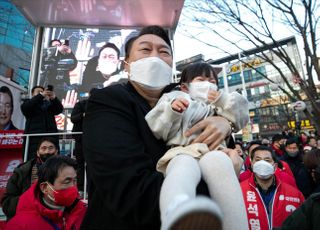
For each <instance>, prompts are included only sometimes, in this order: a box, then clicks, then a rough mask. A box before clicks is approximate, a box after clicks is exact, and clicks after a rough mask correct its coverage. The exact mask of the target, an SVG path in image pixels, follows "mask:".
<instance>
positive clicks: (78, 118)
mask: <svg viewBox="0 0 320 230" xmlns="http://www.w3.org/2000/svg"><path fill="white" fill-rule="evenodd" d="M87 101H88V99H85V100H82V101H79V102H77V103H76V104H75V105H74V107H73V110H72V112H71V122H72V123H73V128H72V132H82V123H83V118H84V116H85V111H86V107H87ZM74 139H75V141H76V144H75V148H74V155H75V156H76V159H77V163H78V168H77V186H78V189H79V191H83V190H84V188H83V185H84V163H85V162H84V157H83V150H82V134H75V135H74Z"/></svg>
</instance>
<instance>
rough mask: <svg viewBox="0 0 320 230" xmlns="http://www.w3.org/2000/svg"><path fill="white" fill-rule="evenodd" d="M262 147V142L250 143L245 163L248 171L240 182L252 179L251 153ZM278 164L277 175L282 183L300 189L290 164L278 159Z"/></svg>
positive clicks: (243, 173) (243, 174)
mask: <svg viewBox="0 0 320 230" xmlns="http://www.w3.org/2000/svg"><path fill="white" fill-rule="evenodd" d="M261 145H262V143H261V141H252V142H250V144H249V147H248V157H247V158H246V162H245V163H244V164H245V168H246V170H245V171H243V172H241V173H240V175H239V181H240V182H242V181H245V180H247V179H248V178H250V177H251V175H252V166H251V159H250V157H251V153H252V151H253V149H255V148H256V147H258V146H261ZM276 162H277V166H278V167H277V168H276V171H275V175H277V176H278V179H279V180H281V181H282V182H285V183H287V184H290V185H292V186H293V187H295V188H298V187H297V184H296V180H295V178H294V176H293V173H292V171H291V169H290V167H289V165H288V163H287V162H285V161H281V160H278V159H277V160H276Z"/></svg>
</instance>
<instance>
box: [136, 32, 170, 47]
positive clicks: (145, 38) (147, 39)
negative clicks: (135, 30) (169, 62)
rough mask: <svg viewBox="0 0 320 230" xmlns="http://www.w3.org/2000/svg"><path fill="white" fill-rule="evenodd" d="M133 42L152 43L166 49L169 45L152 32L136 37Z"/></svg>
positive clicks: (138, 43) (140, 43)
mask: <svg viewBox="0 0 320 230" xmlns="http://www.w3.org/2000/svg"><path fill="white" fill-rule="evenodd" d="M134 44H136V45H142V44H152V45H157V46H163V47H166V48H168V49H170V46H169V45H168V44H167V43H166V42H165V41H164V40H163V39H162V38H160V37H159V36H157V35H154V34H144V35H142V36H140V37H138V38H137V39H136V40H135V41H134Z"/></svg>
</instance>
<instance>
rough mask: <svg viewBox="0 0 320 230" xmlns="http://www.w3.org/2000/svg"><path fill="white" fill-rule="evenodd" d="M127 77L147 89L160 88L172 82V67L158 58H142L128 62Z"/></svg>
mask: <svg viewBox="0 0 320 230" xmlns="http://www.w3.org/2000/svg"><path fill="white" fill-rule="evenodd" d="M129 79H130V80H131V81H135V82H137V83H139V84H141V85H142V86H144V87H146V88H149V89H161V88H164V87H165V86H167V85H169V84H170V83H171V82H172V68H171V67H170V66H169V65H168V64H167V63H165V62H164V61H163V60H161V59H160V58H157V57H147V58H142V59H140V60H138V61H135V62H131V63H130V77H129Z"/></svg>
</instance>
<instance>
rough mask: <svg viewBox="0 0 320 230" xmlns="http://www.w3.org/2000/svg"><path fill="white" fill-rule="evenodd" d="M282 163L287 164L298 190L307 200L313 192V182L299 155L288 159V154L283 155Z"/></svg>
mask: <svg viewBox="0 0 320 230" xmlns="http://www.w3.org/2000/svg"><path fill="white" fill-rule="evenodd" d="M281 159H282V160H283V161H285V162H287V163H288V165H289V166H290V169H291V171H292V173H293V176H294V178H295V180H296V183H297V186H298V189H299V190H300V191H301V192H302V194H303V195H304V197H305V198H306V199H307V198H308V197H309V196H310V195H311V193H312V191H313V186H314V185H313V181H312V178H311V176H310V174H309V173H308V170H307V168H306V167H305V165H304V164H303V161H302V156H301V153H299V154H298V155H297V156H296V157H290V156H289V155H288V153H286V152H285V153H284V156H283V158H281Z"/></svg>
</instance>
